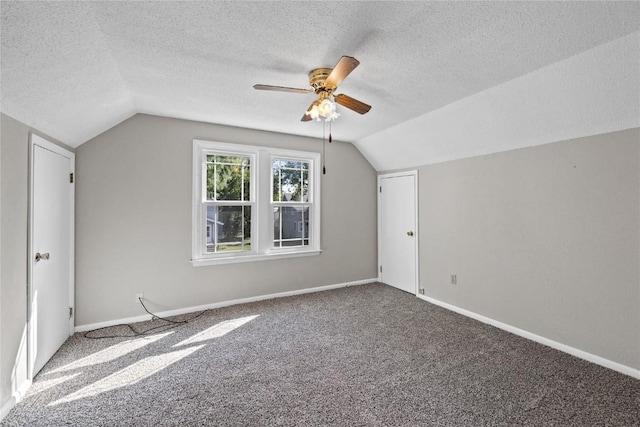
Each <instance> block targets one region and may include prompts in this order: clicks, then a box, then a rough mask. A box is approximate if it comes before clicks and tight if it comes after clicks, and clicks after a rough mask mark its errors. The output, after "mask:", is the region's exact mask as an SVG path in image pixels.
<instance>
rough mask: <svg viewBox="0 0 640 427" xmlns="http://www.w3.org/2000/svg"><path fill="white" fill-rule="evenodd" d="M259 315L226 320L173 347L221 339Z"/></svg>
mask: <svg viewBox="0 0 640 427" xmlns="http://www.w3.org/2000/svg"><path fill="white" fill-rule="evenodd" d="M258 316H259V314H256V315H255V316H247V317H239V318H237V319H232V320H225V321H224V322H220V323H217V324H215V325H213V326H212V327H210V328H208V329H205V330H204V331H202V332H199V333H197V334H195V335H194V336H192V337H189V338H187V339H186V340H184V341H181V342H179V343H178V344H175V345H174V346H173V347H181V346H184V345H190V344H195V343H199V342H203V341H208V340H211V339H214V338H220V337H222V336H224V335H226V334H228V333H229V332H231V331H233V330H234V329H237V328H239V327H240V326H242V325H244V324H247V323H249V322H251V321H252V320H253V319H255V318H256V317H258Z"/></svg>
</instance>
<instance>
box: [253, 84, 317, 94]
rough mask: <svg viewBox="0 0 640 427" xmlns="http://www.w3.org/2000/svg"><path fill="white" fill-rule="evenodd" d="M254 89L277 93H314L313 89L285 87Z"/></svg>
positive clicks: (257, 86) (261, 86)
mask: <svg viewBox="0 0 640 427" xmlns="http://www.w3.org/2000/svg"><path fill="white" fill-rule="evenodd" d="M253 88H254V89H258V90H273V91H277V92H292V93H313V91H312V90H311V89H298V88H296V87H285V86H271V85H253Z"/></svg>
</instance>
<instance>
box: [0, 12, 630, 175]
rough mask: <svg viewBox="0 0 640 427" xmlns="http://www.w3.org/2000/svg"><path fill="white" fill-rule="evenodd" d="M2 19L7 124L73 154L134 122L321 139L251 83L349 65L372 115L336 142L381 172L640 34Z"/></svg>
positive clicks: (555, 26) (300, 100)
mask: <svg viewBox="0 0 640 427" xmlns="http://www.w3.org/2000/svg"><path fill="white" fill-rule="evenodd" d="M0 8H1V9H0V11H1V14H2V27H1V32H0V38H1V47H2V50H1V51H0V52H1V53H0V54H1V58H0V59H1V61H0V65H1V81H0V83H1V86H0V95H1V97H0V98H1V99H0V101H1V104H0V108H1V110H2V112H4V113H6V114H7V115H9V116H12V117H14V118H16V119H18V120H20V121H23V122H25V123H27V124H28V125H31V126H33V127H36V128H38V129H39V130H41V131H43V132H46V133H48V134H50V135H51V136H52V137H55V138H56V139H59V140H61V141H63V142H65V143H67V144H69V145H71V146H78V145H80V144H82V143H83V142H85V141H87V140H89V139H90V138H92V137H94V136H96V135H97V134H99V133H101V132H103V131H104V130H106V129H108V128H110V127H112V126H114V125H116V124H118V123H119V122H121V121H122V120H123V119H125V118H127V117H130V116H131V115H133V114H135V113H138V112H141V113H149V114H156V115H161V116H169V117H176V118H183V119H190V120H198V121H203V122H212V123H219V124H224V125H232V126H241V127H246V128H253V129H262V130H268V131H277V132H283V133H289V134H295V135H304V136H312V137H319V136H321V135H322V126H321V124H320V123H317V122H310V123H301V122H300V117H301V116H302V114H303V112H304V110H305V109H306V108H307V106H308V105H309V103H310V102H311V101H312V100H313V97H312V95H300V94H291V93H276V92H263V91H256V90H254V89H253V88H252V86H253V84H255V83H263V84H272V85H281V86H291V87H303V88H304V87H306V85H307V73H308V72H309V71H310V70H311V69H313V68H318V67H332V66H333V65H334V64H335V63H336V62H337V60H338V59H339V58H340V56H342V55H350V56H354V57H356V58H358V59H359V60H360V62H361V65H360V66H359V67H358V68H356V70H354V72H353V73H352V74H351V75H350V76H349V77H348V78H347V79H346V80H345V81H344V82H343V83H342V84H341V86H340V88H339V90H338V92H341V93H346V94H348V95H350V96H352V97H354V98H357V99H359V100H362V101H364V102H366V103H368V104H371V105H372V106H373V108H372V110H371V111H370V112H369V113H368V114H366V115H364V116H360V115H358V114H356V113H353V112H352V111H349V110H345V109H341V110H340V112H341V116H340V118H339V119H338V120H337V121H336V122H335V123H334V125H333V134H334V137H335V138H336V139H339V140H342V141H347V142H356V141H358V143H357V145H358V146H359V147H360V148H361V149H362V150H364V151H365V152H366V153H367V155H369V156H371V157H370V158H371V159H374V160H372V161H374V163H375V162H376V160H375V158H376V157H377V158H381V157H383V156H382V155H381V154H375V153H373V152H374V151H375V152H378V151H379V153H384V148H380V147H378V145H377V143H374V142H371V141H375V138H374V136H375V135H376V134H378V133H380V132H383V131H385V130H386V129H390V128H394V127H395V126H398V125H400V124H401V123H404V122H407V121H410V120H412V119H416V118H420V117H423V116H425V115H428V114H429V113H431V112H436V111H438V110H440V109H442V108H443V107H445V106H447V105H450V104H452V103H455V102H457V101H460V100H463V99H466V98H469V97H471V96H473V95H474V94H478V93H480V92H483V91H486V90H487V89H490V88H493V87H496V86H499V85H501V84H503V83H505V82H509V81H512V80H514V79H516V78H518V77H521V76H524V75H527V74H528V73H532V72H534V71H535V70H539V69H542V68H544V67H547V66H549V65H551V64H554V63H557V62H559V61H563V60H565V59H567V58H570V57H573V56H575V55H578V54H581V53H583V52H586V51H589V50H590V49H594V48H595V47H597V46H600V45H603V44H606V43H609V42H612V41H614V40H617V39H620V38H623V37H625V36H628V35H629V34H631V33H634V32H636V31H638V30H640V3H638V2H609V1H603V2H475V1H474V2H349V1H344V2H325V3H322V4H318V3H315V2H289V1H283V2H235V1H233V2H219V1H215V2H209V1H205V2H199V1H189V2H151V1H123V2H120V1H96V2H5V1H3V2H1V3H0ZM383 135H386V134H383ZM368 138H373V139H372V140H369V139H368ZM439 143H440V142H439V141H437V139H434V142H433V144H439ZM442 143H444V142H442ZM381 147H382V146H381ZM372 153H373V154H372ZM380 167H384V168H386V167H385V166H384V165H383V166H380Z"/></svg>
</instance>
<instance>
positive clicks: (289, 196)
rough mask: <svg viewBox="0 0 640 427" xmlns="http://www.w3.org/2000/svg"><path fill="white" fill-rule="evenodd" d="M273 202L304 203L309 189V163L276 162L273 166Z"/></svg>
mask: <svg viewBox="0 0 640 427" xmlns="http://www.w3.org/2000/svg"><path fill="white" fill-rule="evenodd" d="M271 170H272V175H273V201H274V202H303V201H305V200H306V198H305V194H306V192H307V191H308V188H309V175H308V170H309V162H305V161H299V160H274V161H273V164H272V169H271Z"/></svg>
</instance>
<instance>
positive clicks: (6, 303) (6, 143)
mask: <svg viewBox="0 0 640 427" xmlns="http://www.w3.org/2000/svg"><path fill="white" fill-rule="evenodd" d="M0 127H1V129H2V130H1V132H0V139H1V140H2V144H1V145H0V149H1V151H2V153H1V155H0V159H1V162H2V166H1V167H0V173H1V178H0V193H1V195H2V205H1V206H0V210H1V214H0V235H1V236H2V240H1V244H0V251H1V252H2V258H0V408H2V407H4V406H5V405H6V404H7V402H9V400H10V399H11V396H12V393H14V392H15V391H16V390H17V388H19V387H20V386H21V385H23V384H24V383H25V381H26V379H27V358H26V357H27V353H26V338H27V335H26V333H27V218H28V210H27V209H28V208H27V200H28V181H29V131H33V132H34V133H38V134H39V135H40V136H42V137H44V138H46V139H48V140H49V141H51V142H53V143H56V144H59V145H61V146H63V147H65V148H66V149H68V150H70V151H73V149H72V148H70V147H68V146H65V145H64V144H61V143H60V142H59V141H56V140H55V139H53V138H50V137H48V136H46V135H44V134H42V133H41V132H38V131H37V130H35V129H32V128H30V127H28V126H27V125H25V124H23V123H21V122H18V121H17V120H14V119H13V118H11V117H9V116H7V115H5V114H0Z"/></svg>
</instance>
